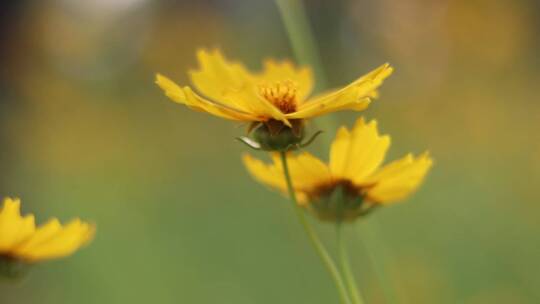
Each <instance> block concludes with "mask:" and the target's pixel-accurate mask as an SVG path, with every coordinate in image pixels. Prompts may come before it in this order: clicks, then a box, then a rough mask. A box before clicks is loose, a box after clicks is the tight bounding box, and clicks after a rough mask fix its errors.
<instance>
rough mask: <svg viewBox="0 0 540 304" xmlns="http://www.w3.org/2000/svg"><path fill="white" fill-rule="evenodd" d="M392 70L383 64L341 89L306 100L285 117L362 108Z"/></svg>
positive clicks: (308, 116)
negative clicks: (296, 109)
mask: <svg viewBox="0 0 540 304" xmlns="http://www.w3.org/2000/svg"><path fill="white" fill-rule="evenodd" d="M392 71H393V69H392V67H391V66H390V65H388V64H384V65H382V66H381V67H379V68H377V69H375V70H373V71H371V72H370V73H368V74H366V75H364V76H362V77H360V78H359V79H357V80H356V81H354V82H352V83H351V84H349V85H348V86H346V87H345V88H343V89H339V90H336V91H333V92H330V93H327V94H323V95H322V96H320V97H315V98H313V99H312V100H308V101H307V102H305V103H303V104H301V105H300V106H299V108H298V111H297V112H294V113H290V114H287V118H289V119H292V118H310V117H314V116H319V115H323V114H326V113H330V112H335V111H341V110H354V111H361V110H364V109H365V108H367V106H368V105H369V103H370V98H375V97H376V96H377V88H378V87H379V86H381V84H382V83H383V81H384V79H386V78H387V77H388V76H390V74H392Z"/></svg>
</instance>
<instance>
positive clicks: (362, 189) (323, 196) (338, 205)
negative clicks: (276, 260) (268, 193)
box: [244, 118, 432, 220]
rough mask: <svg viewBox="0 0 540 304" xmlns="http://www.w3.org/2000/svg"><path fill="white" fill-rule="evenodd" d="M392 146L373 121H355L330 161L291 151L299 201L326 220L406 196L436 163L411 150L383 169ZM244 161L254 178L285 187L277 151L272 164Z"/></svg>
mask: <svg viewBox="0 0 540 304" xmlns="http://www.w3.org/2000/svg"><path fill="white" fill-rule="evenodd" d="M389 147H390V137H389V136H388V135H383V136H381V135H379V133H378V130H377V122H376V121H375V120H373V121H371V122H370V123H367V124H366V123H365V121H364V119H363V118H360V119H358V120H357V121H356V124H355V126H354V128H353V129H352V130H351V131H349V130H347V128H345V127H341V128H340V129H339V131H338V133H337V136H336V138H335V139H334V141H333V143H332V147H331V149H330V162H329V164H328V165H327V164H325V163H323V162H322V161H321V160H319V159H318V158H316V157H314V156H313V155H311V154H309V153H307V152H303V153H300V154H298V155H294V154H292V153H289V154H287V161H288V164H289V170H290V175H291V179H292V182H293V186H294V190H295V192H296V194H297V197H298V201H299V204H301V205H302V206H305V207H308V208H310V209H313V211H315V213H316V214H317V215H318V216H319V217H320V218H321V219H325V220H335V219H340V220H351V219H354V218H356V217H358V216H360V215H362V214H364V213H365V212H367V211H368V210H370V209H371V207H374V206H377V205H380V204H387V203H392V202H396V201H399V200H402V199H404V198H405V197H406V196H408V195H409V194H411V193H412V192H413V191H414V190H416V189H417V188H418V186H419V185H420V183H421V182H422V180H423V178H424V176H425V175H426V173H427V172H428V170H429V168H430V167H431V165H432V159H431V158H430V156H429V153H428V152H424V153H423V154H421V155H420V156H417V157H413V156H412V155H411V154H408V155H407V156H405V157H403V158H401V159H399V160H397V161H394V162H392V163H390V164H388V165H386V166H384V167H382V168H379V167H380V166H381V164H382V162H383V160H384V157H385V154H386V152H387V150H388V148H389ZM244 164H245V165H246V167H247V169H248V171H249V172H250V173H251V175H253V177H254V178H255V179H257V180H258V181H260V182H262V183H263V184H266V185H269V186H270V187H273V188H277V189H279V190H280V191H282V192H283V193H286V192H287V185H286V181H285V178H284V173H283V167H282V164H281V162H280V158H279V155H278V154H277V153H276V154H273V164H265V163H264V162H262V161H260V160H257V159H254V158H252V157H251V156H250V155H247V154H246V155H244Z"/></svg>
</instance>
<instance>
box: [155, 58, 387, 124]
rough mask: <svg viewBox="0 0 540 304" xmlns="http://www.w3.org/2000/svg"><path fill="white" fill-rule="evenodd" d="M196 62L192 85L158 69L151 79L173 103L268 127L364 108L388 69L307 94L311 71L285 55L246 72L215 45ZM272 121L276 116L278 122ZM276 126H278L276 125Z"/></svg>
mask: <svg viewBox="0 0 540 304" xmlns="http://www.w3.org/2000/svg"><path fill="white" fill-rule="evenodd" d="M197 58H198V60H199V64H200V68H199V69H198V70H194V71H191V72H190V76H191V80H192V82H193V84H194V86H195V88H196V89H197V90H198V91H200V92H201V93H202V94H203V95H205V96H206V97H208V98H210V99H211V100H209V99H205V98H203V97H201V96H199V95H197V94H196V93H195V92H193V90H192V89H191V88H190V87H188V86H184V87H180V86H178V85H176V84H175V83H174V82H173V81H171V80H169V79H168V78H166V77H165V76H162V75H160V74H157V75H156V83H157V84H158V85H159V86H160V87H161V88H162V89H163V90H164V91H165V94H166V95H167V96H168V97H169V98H171V99H172V100H173V101H175V102H177V103H181V104H184V105H186V106H188V107H190V108H191V109H193V110H197V111H202V112H207V113H210V114H212V115H215V116H218V117H221V118H225V119H230V120H235V121H244V122H262V123H272V122H273V124H271V125H270V126H269V128H272V127H273V128H274V129H275V128H282V127H283V124H284V125H286V126H288V127H291V128H292V127H293V125H294V122H295V120H301V119H306V118H311V117H315V116H319V115H322V114H326V113H330V112H335V111H340V110H355V111H360V110H363V109H365V108H366V107H367V106H368V105H369V103H370V101H371V98H374V97H376V95H377V91H376V90H377V88H378V87H379V86H380V85H381V84H382V82H383V80H384V79H385V78H386V77H388V76H389V75H390V74H391V73H392V67H390V66H389V65H388V64H384V65H382V66H381V67H379V68H377V69H375V70H373V71H371V72H370V73H368V74H366V75H364V76H362V77H360V78H358V79H357V80H355V81H354V82H352V83H351V84H349V85H347V86H346V87H344V88H341V89H338V90H334V91H331V92H328V93H325V94H323V95H321V96H317V97H313V98H311V99H307V98H308V97H309V95H310V93H311V90H312V88H313V76H312V72H311V70H310V69H309V68H307V67H296V66H295V65H294V64H292V63H291V62H289V61H283V62H277V61H273V60H267V61H265V62H264V69H263V71H262V72H260V73H251V72H249V71H248V70H247V69H246V68H245V67H244V66H243V65H242V64H240V63H237V62H231V61H228V60H227V59H225V57H224V56H223V55H222V54H221V53H220V51H218V50H214V51H207V50H199V51H198V52H197ZM276 122H281V124H277V126H276ZM278 131H279V130H278Z"/></svg>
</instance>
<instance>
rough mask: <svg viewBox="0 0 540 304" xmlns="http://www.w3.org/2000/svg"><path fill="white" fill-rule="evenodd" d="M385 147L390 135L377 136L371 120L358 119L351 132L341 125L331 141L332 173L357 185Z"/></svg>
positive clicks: (382, 157)
mask: <svg viewBox="0 0 540 304" xmlns="http://www.w3.org/2000/svg"><path fill="white" fill-rule="evenodd" d="M389 147H390V137H389V136H388V135H383V136H381V135H379V132H378V130H377V122H376V121H375V120H372V121H371V122H370V123H368V124H366V123H365V121H364V119H363V118H359V119H358V120H357V121H356V124H355V126H354V128H353V129H352V130H351V132H349V131H347V129H345V128H341V129H340V130H339V131H338V134H337V136H336V139H335V140H334V142H333V143H332V146H331V149H330V169H331V171H332V174H333V175H334V176H339V177H343V178H347V179H349V180H351V181H353V182H354V183H355V184H361V183H363V181H364V179H365V178H366V177H368V176H369V175H370V174H372V173H373V172H374V171H375V170H376V169H377V168H378V167H379V166H380V164H381V163H382V162H383V160H384V157H385V155H386V151H388V148H389Z"/></svg>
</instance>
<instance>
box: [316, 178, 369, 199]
mask: <svg viewBox="0 0 540 304" xmlns="http://www.w3.org/2000/svg"><path fill="white" fill-rule="evenodd" d="M337 188H341V191H343V194H344V195H345V196H346V197H359V196H360V192H361V189H359V188H358V187H356V186H355V185H354V184H353V183H352V182H351V181H349V180H346V179H340V180H336V181H333V182H331V183H325V184H322V185H319V186H318V187H316V188H315V190H314V191H313V192H312V193H310V196H311V197H322V196H329V195H331V194H332V193H333V192H334V190H336V189H337Z"/></svg>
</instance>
